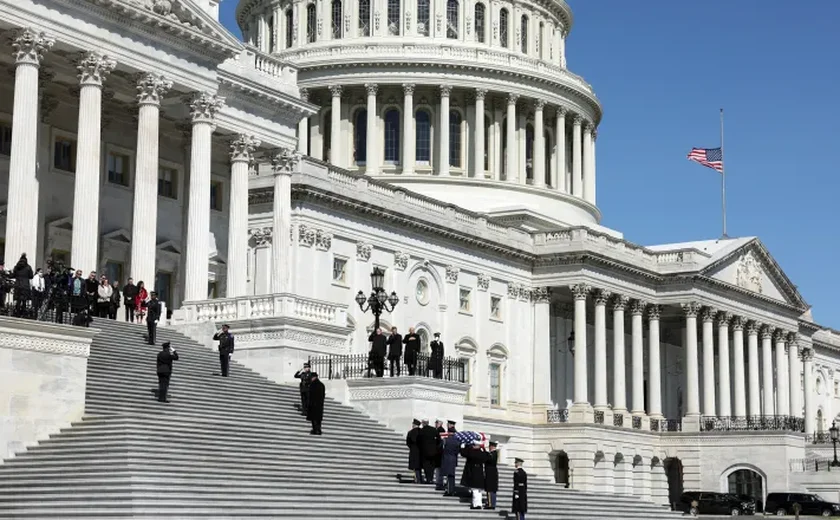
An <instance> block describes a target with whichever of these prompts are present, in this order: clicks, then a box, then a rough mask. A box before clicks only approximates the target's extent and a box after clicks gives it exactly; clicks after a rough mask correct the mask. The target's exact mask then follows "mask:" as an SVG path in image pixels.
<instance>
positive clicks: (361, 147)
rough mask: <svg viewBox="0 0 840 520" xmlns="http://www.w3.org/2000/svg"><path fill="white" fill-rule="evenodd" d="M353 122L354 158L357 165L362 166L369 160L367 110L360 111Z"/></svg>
mask: <svg viewBox="0 0 840 520" xmlns="http://www.w3.org/2000/svg"><path fill="white" fill-rule="evenodd" d="M353 122H354V125H353V146H354V148H355V152H354V156H355V158H356V164H357V165H362V164H364V163H365V162H366V160H367V110H365V109H364V108H362V109H359V111H358V112H356V118H355V119H354V120H353Z"/></svg>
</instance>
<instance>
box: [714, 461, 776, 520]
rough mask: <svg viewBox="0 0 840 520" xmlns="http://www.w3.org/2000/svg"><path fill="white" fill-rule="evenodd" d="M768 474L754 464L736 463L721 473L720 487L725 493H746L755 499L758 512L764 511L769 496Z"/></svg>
mask: <svg viewBox="0 0 840 520" xmlns="http://www.w3.org/2000/svg"><path fill="white" fill-rule="evenodd" d="M766 482H767V475H766V474H765V473H764V472H763V471H761V470H760V469H759V468H758V467H756V466H753V465H752V464H736V465H735V466H731V467H729V468H727V469H726V470H724V472H723V473H721V482H720V488H721V491H722V492H724V493H732V494H733V495H745V496H748V497H750V498H753V499H754V500H755V511H756V513H762V512H764V497H765V496H767V486H766Z"/></svg>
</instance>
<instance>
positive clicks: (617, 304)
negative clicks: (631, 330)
mask: <svg viewBox="0 0 840 520" xmlns="http://www.w3.org/2000/svg"><path fill="white" fill-rule="evenodd" d="M629 303H630V297H628V296H624V295H623V294H616V295H615V297H614V298H613V310H614V311H617V312H624V309H626V308H627V305H628V304H629Z"/></svg>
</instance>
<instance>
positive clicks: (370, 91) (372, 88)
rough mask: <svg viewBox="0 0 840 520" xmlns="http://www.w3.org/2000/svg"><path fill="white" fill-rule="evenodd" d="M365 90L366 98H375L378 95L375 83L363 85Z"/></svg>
mask: <svg viewBox="0 0 840 520" xmlns="http://www.w3.org/2000/svg"><path fill="white" fill-rule="evenodd" d="M365 90H366V91H367V95H368V96H375V95H377V94H378V93H379V85H377V84H376V83H365Z"/></svg>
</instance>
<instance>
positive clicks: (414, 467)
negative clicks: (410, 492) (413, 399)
mask: <svg viewBox="0 0 840 520" xmlns="http://www.w3.org/2000/svg"><path fill="white" fill-rule="evenodd" d="M405 445H406V446H408V469H410V470H411V471H413V472H414V483H415V484H422V483H423V470H422V467H423V457H422V454H421V452H420V421H418V420H417V419H414V420H413V421H412V422H411V429H410V430H408V433H407V434H406V436H405Z"/></svg>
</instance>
